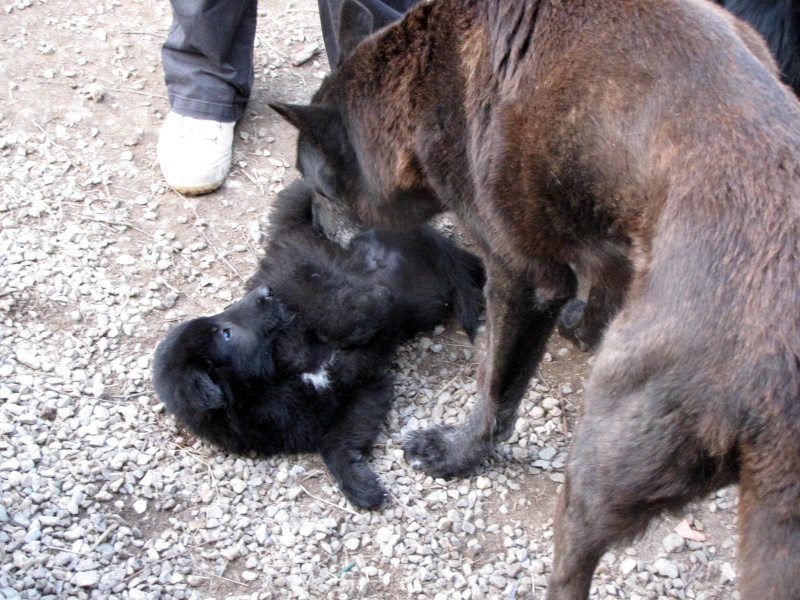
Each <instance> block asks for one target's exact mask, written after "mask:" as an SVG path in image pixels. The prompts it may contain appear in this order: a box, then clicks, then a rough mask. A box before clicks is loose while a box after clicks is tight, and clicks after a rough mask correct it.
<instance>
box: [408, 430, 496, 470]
mask: <svg viewBox="0 0 800 600" xmlns="http://www.w3.org/2000/svg"><path fill="white" fill-rule="evenodd" d="M470 446H471V444H469V443H468V442H467V440H466V438H465V437H464V436H463V435H461V432H460V430H459V429H458V428H456V427H453V426H451V425H443V426H438V427H430V428H428V429H421V430H418V431H411V432H409V433H408V434H407V435H406V439H405V442H404V443H403V452H404V453H405V458H406V460H407V461H408V463H409V464H410V465H411V466H412V467H414V468H415V469H418V470H421V471H423V472H425V473H427V474H428V475H430V476H431V477H441V478H444V479H447V478H450V477H463V476H465V475H468V474H469V473H470V472H471V471H472V470H473V468H474V467H475V466H476V465H477V464H478V463H479V462H480V460H481V459H482V458H483V452H482V449H480V448H476V447H475V446H471V447H470Z"/></svg>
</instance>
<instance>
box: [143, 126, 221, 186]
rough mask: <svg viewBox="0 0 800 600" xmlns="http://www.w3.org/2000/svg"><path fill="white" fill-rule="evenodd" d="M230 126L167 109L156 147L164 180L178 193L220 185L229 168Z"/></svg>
mask: <svg viewBox="0 0 800 600" xmlns="http://www.w3.org/2000/svg"><path fill="white" fill-rule="evenodd" d="M234 125H236V123H220V122H219V121H206V120H203V119H194V118H192V117H184V116H183V115H179V114H178V113H176V112H170V113H169V114H168V115H167V116H166V118H165V119H164V124H163V125H162V126H161V133H160V134H159V136H158V145H157V146H156V153H157V154H158V164H159V165H161V172H162V173H163V174H164V179H166V180H167V183H168V184H169V185H170V186H171V187H172V188H174V189H175V190H176V191H178V192H180V193H182V194H193V195H195V194H207V193H208V192H213V191H214V190H215V189H217V188H218V187H219V186H221V185H222V182H223V181H225V177H227V175H228V171H229V170H230V168H231V154H232V147H233V126H234Z"/></svg>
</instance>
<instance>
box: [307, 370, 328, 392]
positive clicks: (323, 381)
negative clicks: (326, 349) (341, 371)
mask: <svg viewBox="0 0 800 600" xmlns="http://www.w3.org/2000/svg"><path fill="white" fill-rule="evenodd" d="M300 378H301V379H302V380H303V381H305V382H306V383H309V384H311V385H313V386H314V389H316V390H319V391H322V390H327V389H328V388H329V387H331V378H330V374H329V373H328V367H327V365H323V366H321V367H320V368H319V369H318V370H317V371H315V372H313V373H303V374H302V375H300Z"/></svg>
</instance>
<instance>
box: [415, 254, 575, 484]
mask: <svg viewBox="0 0 800 600" xmlns="http://www.w3.org/2000/svg"><path fill="white" fill-rule="evenodd" d="M531 282H535V283H536V285H535V286H534V285H533V284H532V283H531ZM574 294H575V275H574V274H573V272H572V270H571V269H570V268H569V266H567V265H562V264H556V263H545V262H539V263H536V264H534V265H533V266H532V267H531V269H529V270H526V271H516V270H512V269H510V268H509V267H508V265H506V264H503V263H502V262H501V261H500V260H499V259H497V260H490V261H489V265H488V285H487V316H488V319H487V334H488V344H487V354H486V356H484V358H483V360H482V362H481V367H480V372H479V375H478V390H479V391H478V399H477V402H476V405H475V407H474V408H473V410H472V412H471V413H470V414H469V416H468V417H467V421H466V423H465V424H464V425H463V426H461V427H460V428H455V427H441V426H439V427H432V428H429V429H425V430H420V431H415V432H412V433H411V434H409V436H408V438H407V440H406V443H405V444H404V446H403V447H404V450H405V453H406V458H407V460H408V461H409V462H410V463H411V464H412V465H413V466H414V467H415V468H420V469H422V470H423V471H425V472H426V473H427V474H428V475H431V476H433V477H455V476H462V475H466V474H468V473H469V472H471V471H472V470H473V469H474V468H475V467H476V466H477V465H478V464H480V462H481V461H482V460H483V459H484V458H486V457H487V456H488V454H489V453H490V451H491V449H492V447H493V445H494V442H495V441H496V440H498V439H504V438H505V437H508V435H510V433H511V430H512V428H513V426H514V421H515V420H516V416H517V407H518V406H519V403H520V400H521V399H522V395H523V393H524V392H525V389H526V387H527V385H528V382H529V381H530V378H531V375H532V374H533V371H534V369H535V368H536V365H537V364H538V363H539V360H540V359H541V357H542V355H543V354H544V350H545V344H546V343H547V340H548V338H549V337H550V334H551V333H552V331H553V328H554V326H555V322H556V318H557V317H558V313H559V310H560V309H561V306H562V305H563V304H564V302H566V301H567V299H569V298H571V297H572V296H573V295H574Z"/></svg>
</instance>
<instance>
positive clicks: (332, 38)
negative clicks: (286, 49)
mask: <svg viewBox="0 0 800 600" xmlns="http://www.w3.org/2000/svg"><path fill="white" fill-rule="evenodd" d="M359 1H360V2H361V4H363V5H364V6H365V7H366V8H367V9H368V10H369V12H370V13H371V14H372V18H373V19H374V20H375V29H378V28H380V27H384V26H385V25H388V24H389V23H392V22H393V21H397V20H399V19H401V18H402V17H403V15H404V14H405V13H406V11H408V9H410V8H411V7H412V6H414V5H415V4H416V3H417V2H419V0H359ZM342 2H343V0H317V4H318V5H319V20H320V24H321V25H322V39H323V40H324V41H325V52H326V53H327V55H328V64H329V65H330V67H331V71H335V70H336V67H338V66H339V44H338V39H337V34H338V31H339V11H340V10H341V8H342Z"/></svg>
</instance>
